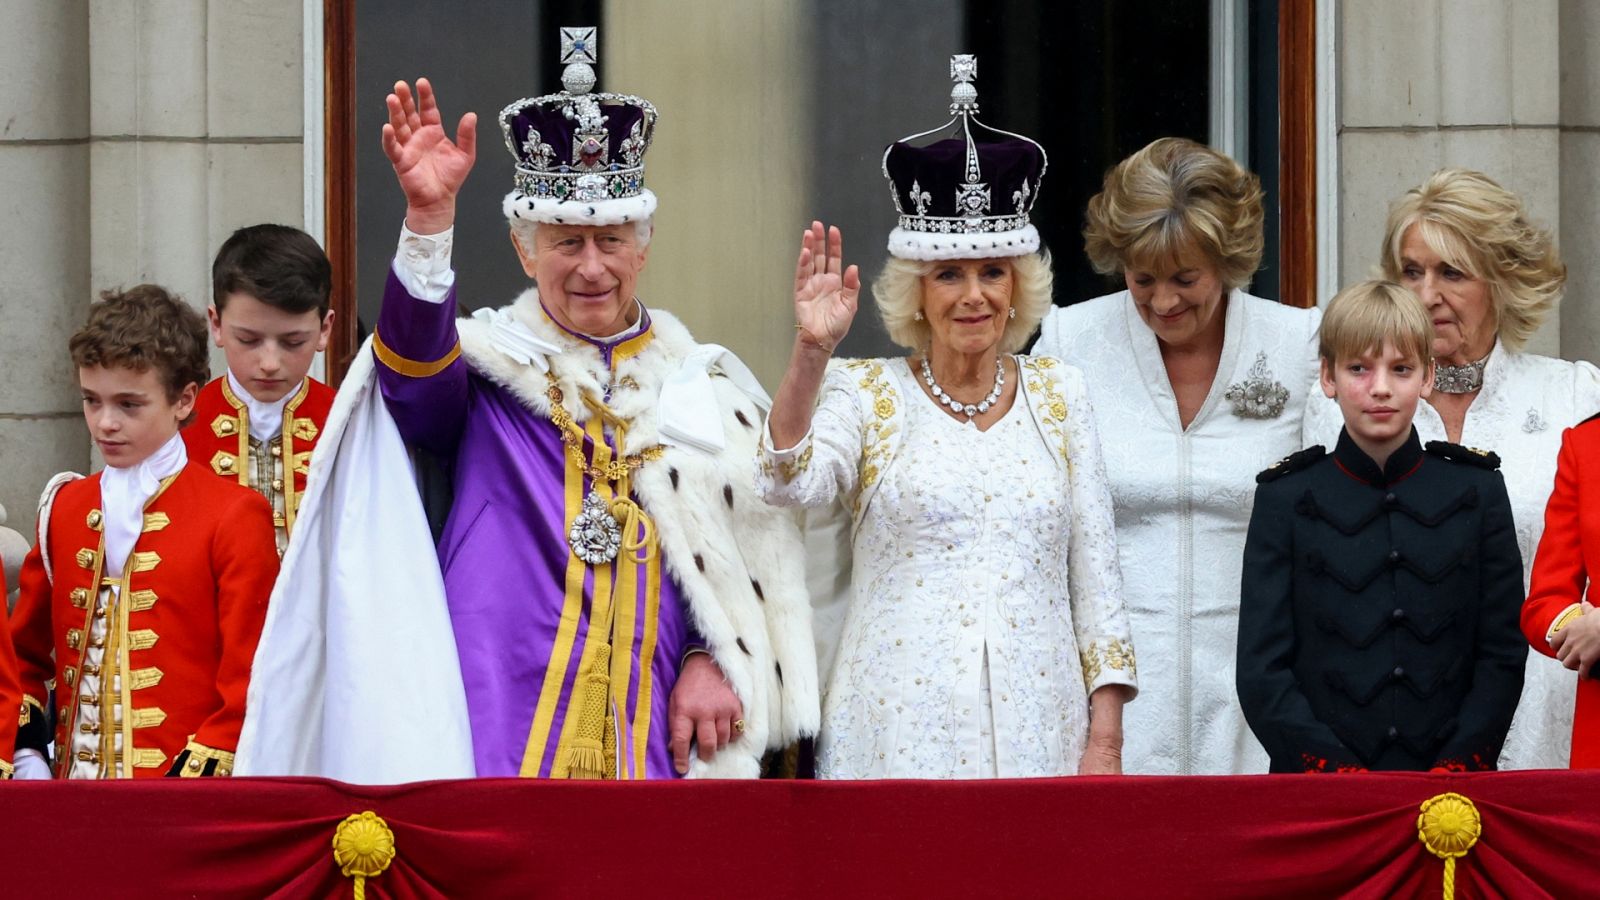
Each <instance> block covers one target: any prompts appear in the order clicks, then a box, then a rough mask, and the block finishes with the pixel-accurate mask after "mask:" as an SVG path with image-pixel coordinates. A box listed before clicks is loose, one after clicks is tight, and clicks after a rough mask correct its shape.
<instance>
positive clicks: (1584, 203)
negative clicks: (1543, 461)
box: [1560, 0, 1600, 362]
mask: <svg viewBox="0 0 1600 900" xmlns="http://www.w3.org/2000/svg"><path fill="white" fill-rule="evenodd" d="M1560 33H1561V36H1560V48H1561V50H1560V64H1561V139H1560V140H1561V252H1562V256H1563V258H1565V259H1566V261H1567V297H1566V300H1564V301H1563V302H1562V304H1561V354H1562V355H1563V356H1565V357H1566V358H1567V359H1586V360H1589V361H1590V362H1600V4H1595V3H1593V2H1591V0H1561V29H1560Z"/></svg>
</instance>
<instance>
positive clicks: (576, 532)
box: [567, 491, 622, 566]
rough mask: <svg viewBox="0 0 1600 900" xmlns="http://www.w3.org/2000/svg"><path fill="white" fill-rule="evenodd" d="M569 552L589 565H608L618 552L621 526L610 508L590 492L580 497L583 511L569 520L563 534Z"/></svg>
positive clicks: (620, 540)
mask: <svg viewBox="0 0 1600 900" xmlns="http://www.w3.org/2000/svg"><path fill="white" fill-rule="evenodd" d="M567 543H569V544H571V545H572V553H573V555H575V556H577V557H578V558H579V559H581V560H583V561H584V562H586V563H588V564H589V565H591V566H598V565H602V564H604V563H608V562H611V561H612V560H613V559H616V558H617V551H618V550H620V549H622V526H621V525H620V524H619V523H618V522H617V517H616V516H614V515H612V514H611V506H610V505H609V504H607V503H606V501H605V500H604V499H603V498H602V497H601V496H600V495H599V494H596V493H594V492H593V491H591V492H589V494H588V495H587V496H585V497H584V498H583V509H582V510H581V511H579V513H578V516H577V518H575V519H573V520H572V530H570V531H568V532H567Z"/></svg>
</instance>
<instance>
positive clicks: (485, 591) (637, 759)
mask: <svg viewBox="0 0 1600 900" xmlns="http://www.w3.org/2000/svg"><path fill="white" fill-rule="evenodd" d="M455 310H456V303H455V290H454V288H452V289H451V292H450V295H449V296H448V297H447V298H445V300H444V302H442V303H437V304H436V303H429V302H427V301H425V300H420V299H417V298H415V297H413V296H411V295H410V294H409V292H407V290H406V288H405V287H404V286H403V285H402V284H401V283H400V282H399V280H398V279H397V278H396V277H395V276H394V273H393V272H391V273H390V274H389V280H388V284H387V286H386V287H385V289H384V298H383V309H382V312H381V313H380V315H379V318H378V335H379V339H380V340H381V341H382V342H383V344H384V346H385V347H386V348H387V349H388V351H389V352H390V353H392V354H394V355H397V356H399V357H401V358H403V359H405V360H409V361H416V362H423V363H426V362H430V361H433V360H439V359H442V358H444V357H445V356H446V355H448V354H449V353H450V352H451V351H452V349H453V348H454V347H455V345H456V343H457V336H456V326H455ZM578 337H581V336H578ZM582 340H583V341H587V342H588V343H589V344H593V345H595V346H594V347H593V348H591V347H590V346H580V347H579V348H577V349H573V350H570V351H568V352H572V353H599V354H600V358H601V359H603V360H604V361H605V363H606V364H607V365H611V364H612V360H611V351H612V350H613V349H614V347H612V346H606V345H604V344H601V343H599V342H595V341H592V340H591V339H588V338H582ZM649 340H650V335H649V326H648V324H646V327H645V329H644V330H643V332H641V334H639V335H635V336H631V337H629V338H627V339H625V340H623V341H621V342H619V343H622V344H629V345H632V346H633V347H637V346H639V345H638V344H634V343H633V342H635V341H639V342H648V341H649ZM640 352H649V350H648V348H646V349H645V350H643V351H640ZM377 371H378V383H379V386H380V388H381V390H382V392H383V398H384V401H385V403H386V404H387V406H388V408H389V412H390V414H391V415H392V416H393V417H394V420H395V423H396V424H397V425H398V426H399V429H400V434H401V435H402V437H403V438H404V439H405V440H406V442H407V443H408V444H413V445H416V446H420V447H423V448H425V449H427V450H429V451H431V452H433V453H435V454H437V455H439V456H440V457H441V458H443V459H446V460H449V461H450V463H451V469H452V478H453V483H454V488H455V499H454V502H453V504H452V506H451V508H450V513H449V517H448V518H447V520H446V522H445V527H444V533H443V535H442V537H441V538H440V541H439V565H440V568H441V570H442V571H443V574H444V587H445V595H446V599H447V600H448V603H449V608H450V617H451V621H452V624H453V625H454V628H455V635H456V647H457V649H458V651H459V653H460V657H461V673H462V678H463V681H464V682H465V684H466V693H467V703H468V706H469V710H468V712H469V717H470V720H471V723H472V741H473V754H474V757H475V759H476V762H477V772H478V775H479V776H503V775H518V774H521V775H527V776H537V777H542V778H543V777H565V776H566V769H565V763H564V759H563V754H562V753H561V752H560V750H561V749H562V748H564V747H565V746H566V745H567V742H568V741H570V738H571V737H572V726H573V722H572V721H569V720H571V719H576V717H577V708H576V707H575V706H574V705H573V701H574V700H577V699H579V698H580V697H581V695H582V690H583V689H582V679H581V676H582V675H583V674H584V673H585V672H586V671H587V669H586V667H587V666H589V665H590V661H591V658H592V654H593V652H594V647H595V646H597V645H598V644H600V643H604V636H603V635H596V636H594V637H595V638H596V640H595V641H593V642H591V641H590V637H591V635H590V634H589V619H590V612H591V609H592V607H593V603H594V600H595V591H596V587H597V585H598V586H599V587H600V589H601V590H604V591H610V590H611V586H612V585H614V584H617V583H618V580H619V579H621V580H622V582H623V583H624V584H625V583H626V581H627V580H628V579H630V578H631V579H632V580H633V581H634V582H635V583H634V588H633V589H632V590H629V591H626V593H625V594H620V593H619V594H614V595H613V597H614V600H613V606H614V609H615V612H614V622H613V631H612V651H611V652H612V655H613V662H612V665H611V674H612V683H613V702H612V713H613V721H614V723H615V729H614V735H615V738H616V747H617V752H616V761H617V771H616V772H615V777H618V778H670V777H675V775H676V772H675V771H674V770H673V767H672V758H671V754H670V752H669V751H668V747H667V744H668V739H669V734H668V723H667V700H668V698H669V696H670V694H671V692H672V686H673V683H674V682H675V681H676V679H677V675H678V665H679V662H680V659H681V657H682V655H683V653H684V651H685V650H686V649H687V647H688V646H689V645H690V644H699V643H701V641H700V638H699V636H698V635H697V634H695V633H694V631H693V627H692V625H691V624H690V622H689V621H688V616H687V615H686V610H685V608H684V602H683V600H682V594H681V591H680V590H679V589H678V587H677V585H676V584H674V583H673V579H672V577H671V576H670V575H669V574H668V572H667V567H666V564H665V561H664V560H663V559H662V558H661V556H662V554H661V551H660V550H659V549H658V550H657V552H656V559H655V560H654V561H653V562H651V563H649V564H648V565H645V564H637V565H636V564H635V563H633V562H632V561H631V559H630V557H629V554H627V552H626V551H623V552H622V553H619V554H618V558H617V560H616V561H614V562H612V563H610V564H606V565H602V566H588V565H585V564H583V563H582V562H580V561H577V560H576V559H575V557H574V556H573V554H572V551H571V550H570V549H569V547H568V544H567V531H568V528H569V527H570V525H571V522H572V519H573V517H574V516H576V515H577V513H578V511H579V510H578V507H579V504H580V503H581V499H582V496H583V494H585V493H587V492H588V491H589V490H590V488H591V485H590V479H589V478H588V477H587V476H586V475H582V474H580V473H579V472H578V471H577V467H576V466H573V465H571V464H570V463H569V461H568V460H567V459H566V455H565V450H564V448H563V446H562V443H561V436H560V430H559V429H558V428H557V427H556V426H555V425H554V424H552V423H551V422H550V421H549V420H548V419H546V418H543V417H541V416H539V415H538V414H536V413H534V412H533V411H531V410H530V409H528V407H526V406H525V405H523V404H522V403H521V402H519V401H518V399H517V398H516V396H515V395H514V394H512V393H511V392H510V391H508V390H506V389H505V388H503V387H501V386H500V385H498V384H495V383H494V382H492V381H490V380H488V379H486V378H484V377H482V376H481V375H479V374H478V373H477V372H475V371H473V370H472V368H471V366H470V365H469V364H468V361H467V360H466V359H465V358H464V357H458V358H457V359H455V360H454V361H453V362H451V363H450V364H449V365H448V366H446V367H444V368H443V369H442V370H440V371H438V372H437V373H434V374H431V375H425V376H421V377H416V376H410V375H405V374H401V373H400V372H398V371H396V370H395V369H394V368H391V367H389V366H388V365H385V363H384V361H383V359H382V355H381V354H380V356H379V360H378V366H377ZM594 399H596V400H602V399H603V398H594ZM580 424H583V423H580ZM597 437H598V439H599V440H600V441H602V442H603V443H604V445H605V446H606V447H607V448H609V450H610V451H612V452H614V451H615V449H616V448H615V447H614V446H613V444H614V439H613V437H612V435H611V434H610V432H609V431H604V430H602V429H601V428H600V427H598V425H597V424H596V423H590V424H588V426H587V429H586V437H585V441H584V453H585V458H586V459H589V460H592V459H593V454H594V452H595V446H594V441H595V439H596V438H597ZM580 485H581V489H580ZM624 569H629V570H631V571H623V570H624ZM619 590H620V589H619ZM592 645H593V646H592ZM586 648H588V652H585V649H586ZM623 679H625V681H623ZM618 684H625V685H626V687H625V688H619V687H618V686H617V685H618ZM624 698H625V700H624ZM618 701H623V702H618ZM569 709H571V711H572V715H571V716H569V715H568V712H569Z"/></svg>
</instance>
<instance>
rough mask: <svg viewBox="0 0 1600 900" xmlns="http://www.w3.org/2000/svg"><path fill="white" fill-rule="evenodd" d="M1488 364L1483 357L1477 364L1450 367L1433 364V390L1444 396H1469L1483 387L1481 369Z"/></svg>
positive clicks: (1439, 363) (1487, 359)
mask: <svg viewBox="0 0 1600 900" xmlns="http://www.w3.org/2000/svg"><path fill="white" fill-rule="evenodd" d="M1488 364H1489V357H1487V356H1485V357H1484V358H1483V359H1480V360H1478V361H1477V362H1469V363H1466V364H1464V365H1459V366H1451V365H1446V364H1444V363H1441V362H1435V363H1434V364H1433V389H1434V390H1436V391H1443V392H1444V393H1446V394H1470V393H1472V392H1473V391H1476V390H1480V389H1482V387H1483V368H1484V366H1487V365H1488Z"/></svg>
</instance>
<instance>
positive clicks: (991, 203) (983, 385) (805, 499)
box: [758, 56, 1136, 778]
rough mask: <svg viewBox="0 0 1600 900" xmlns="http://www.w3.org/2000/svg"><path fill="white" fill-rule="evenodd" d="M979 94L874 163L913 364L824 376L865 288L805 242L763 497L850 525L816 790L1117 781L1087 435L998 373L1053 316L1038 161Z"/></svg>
mask: <svg viewBox="0 0 1600 900" xmlns="http://www.w3.org/2000/svg"><path fill="white" fill-rule="evenodd" d="M975 74H976V62H975V60H974V58H973V57H971V56H957V57H955V58H954V60H953V62H952V64H951V75H952V76H953V77H954V79H955V81H956V86H955V90H954V91H953V92H952V104H951V113H952V116H953V118H952V120H951V121H950V122H949V123H947V124H946V125H944V126H941V127H940V128H938V129H935V130H933V131H930V132H925V133H923V134H920V135H914V136H912V137H910V138H907V139H905V140H901V141H896V142H895V143H894V144H892V145H890V146H889V148H888V150H887V151H886V152H885V154H884V159H883V168H884V174H885V175H886V176H887V177H888V179H889V181H890V185H891V189H892V193H893V196H894V202H895V204H896V206H897V208H898V209H899V211H900V219H899V226H898V227H897V228H895V229H894V230H893V231H892V232H891V233H890V236H889V254H890V258H889V261H888V263H887V265H886V267H885V270H884V273H883V275H882V276H881V277H880V278H879V279H878V281H877V283H876V284H875V285H874V286H873V294H874V296H875V298H876V300H877V304H878V310H879V313H880V314H881V315H882V316H883V319H884V323H885V324H886V326H887V328H888V332H889V335H890V336H891V337H892V338H893V339H894V340H895V341H896V343H898V344H900V345H902V346H904V347H905V348H907V350H909V351H910V356H908V357H894V358H888V359H860V360H837V361H834V360H831V357H832V353H833V349H834V348H835V347H836V346H837V345H838V343H839V341H840V340H841V339H842V338H843V337H844V336H845V334H846V332H847V331H848V330H849V328H850V324H851V321H852V320H853V319H854V317H855V313H856V303H857V296H858V294H859V291H860V276H859V274H858V272H857V270H856V267H855V266H850V267H848V268H846V267H844V265H843V259H842V257H843V240H842V237H841V236H840V234H839V231H838V229H837V228H834V229H826V230H825V229H824V228H823V226H822V224H821V223H813V224H812V226H811V228H810V229H809V230H807V231H806V232H805V234H804V236H803V237H802V239H801V246H800V256H799V261H798V263H797V266H796V272H795V284H794V305H795V317H796V322H797V324H796V337H795V342H794V348H793V351H792V356H791V359H790V363H789V368H788V370H787V372H786V373H785V375H784V379H783V382H782V385H781V386H780V388H779V391H778V395H777V398H776V400H775V401H774V404H773V409H772V413H771V416H770V417H769V419H768V428H767V432H766V434H765V435H764V436H763V440H762V447H761V457H760V466H759V475H758V484H759V486H760V488H761V491H762V493H763V494H764V496H765V497H766V499H767V502H769V503H772V504H776V505H780V506H800V507H813V508H827V507H830V506H831V505H833V504H835V503H840V504H842V506H843V507H844V508H845V509H847V510H848V513H847V514H848V517H849V526H848V534H849V540H848V557H849V561H848V562H847V563H842V564H841V568H847V569H848V581H849V585H850V587H849V590H848V595H847V596H846V597H845V598H844V601H843V602H844V605H845V609H846V611H845V614H844V622H843V628H842V633H841V635H840V636H839V639H838V644H837V649H836V651H835V652H834V653H833V655H832V666H831V672H830V673H828V675H827V679H828V680H827V688H826V691H825V693H824V700H823V724H822V731H821V734H820V736H819V738H818V747H817V770H818V774H819V776H821V777H826V778H994V777H1026V776H1050V775H1068V774H1074V773H1080V772H1081V773H1085V774H1114V773H1117V772H1119V771H1120V765H1119V759H1120V753H1121V745H1122V732H1121V721H1122V706H1123V704H1124V703H1125V702H1127V701H1128V700H1129V699H1130V698H1131V697H1132V696H1133V693H1134V690H1135V687H1136V681H1135V676H1134V655H1133V647H1132V644H1131V642H1130V637H1129V632H1128V619H1127V615H1126V613H1125V612H1124V610H1123V600H1122V587H1121V576H1120V574H1119V573H1118V571H1117V550H1116V537H1115V534H1114V530H1113V521H1112V511H1111V497H1110V493H1109V491H1108V489H1107V484H1106V479H1105V469H1104V466H1103V464H1102V462H1101V457H1100V446H1099V440H1098V438H1097V437H1096V434H1095V425H1094V416H1093V414H1092V412H1091V411H1090V409H1089V398H1088V395H1087V393H1086V391H1085V389H1084V385H1083V377H1082V375H1081V374H1079V372H1078V371H1077V370H1076V369H1073V368H1072V367H1070V366H1067V365H1064V364H1062V363H1060V362H1058V361H1057V360H1054V359H1048V358H1042V357H1035V358H1025V357H1019V356H1015V355H1014V354H1015V353H1016V351H1018V350H1020V349H1021V348H1022V346H1023V345H1024V343H1025V342H1026V341H1027V339H1028V337H1029V336H1030V335H1031V334H1032V333H1033V331H1034V330H1035V329H1036V328H1037V327H1038V324H1039V321H1040V319H1041V318H1042V317H1043V315H1044V313H1045V311H1046V310H1047V309H1049V307H1050V283H1051V273H1050V263H1049V259H1048V256H1046V255H1044V254H1042V253H1041V252H1040V248H1039V234H1038V231H1037V230H1036V229H1035V228H1034V227H1033V226H1032V225H1031V224H1029V221H1028V213H1029V210H1030V208H1031V207H1032V205H1033V201H1034V199H1035V198H1036V197H1037V196H1038V192H1039V185H1040V180H1041V179H1042V178H1043V176H1044V172H1045V164H1046V158H1045V153H1044V150H1043V148H1041V147H1040V146H1039V145H1038V144H1037V143H1035V142H1034V141H1032V140H1030V139H1028V138H1025V137H1022V136H1020V135H1015V134H1011V133H1008V132H1003V131H996V130H994V129H990V128H988V127H987V126H985V125H983V124H982V123H980V122H979V121H978V120H977V118H976V114H977V111H978V102H977V92H976V90H975V88H974V87H973V85H972V81H973V78H974V77H975ZM817 564H818V563H817V562H815V561H814V562H813V565H814V566H815V565H817ZM813 574H815V573H813Z"/></svg>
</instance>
